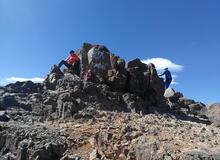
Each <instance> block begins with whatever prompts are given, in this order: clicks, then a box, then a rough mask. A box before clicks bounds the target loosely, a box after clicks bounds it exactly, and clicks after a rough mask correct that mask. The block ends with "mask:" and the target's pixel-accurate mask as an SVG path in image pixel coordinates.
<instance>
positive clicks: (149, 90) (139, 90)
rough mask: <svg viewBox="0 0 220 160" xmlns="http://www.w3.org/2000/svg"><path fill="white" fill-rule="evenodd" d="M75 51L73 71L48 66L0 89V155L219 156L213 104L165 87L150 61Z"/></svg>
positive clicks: (91, 49)
mask: <svg viewBox="0 0 220 160" xmlns="http://www.w3.org/2000/svg"><path fill="white" fill-rule="evenodd" d="M78 53H79V56H80V59H81V64H80V66H81V67H80V71H81V74H80V76H78V75H75V74H74V72H72V71H71V69H70V70H68V69H65V70H64V71H61V70H60V69H59V68H58V67H57V66H56V65H54V66H53V67H52V68H51V71H50V72H49V74H48V75H47V77H46V78H45V80H44V82H43V83H36V84H35V83H33V82H31V81H27V82H16V83H14V84H9V85H7V86H5V87H0V110H1V111H0V159H3V160H8V159H10V160H29V159H30V160H32V159H33V160H76V159H91V160H92V159H104V160H107V159H119V160H134V159H138V160H147V159H149V160H154V159H155V160H156V159H158V160H159V159H166V160H172V159H182V160H185V159H217V158H218V157H219V155H220V149H219V144H220V134H219V133H220V129H219V128H217V126H219V124H220V120H219V114H220V107H219V106H220V105H219V104H213V105H211V106H210V107H209V108H207V107H206V106H205V105H204V104H203V103H201V102H196V101H194V100H192V99H188V98H186V97H184V95H183V94H182V93H180V92H175V91H174V89H172V88H169V89H167V90H166V91H165V90H164V85H163V82H162V80H161V79H160V78H159V77H158V75H157V71H156V69H155V66H154V64H144V63H142V62H141V61H140V60H139V59H134V60H131V61H129V62H128V63H126V62H125V60H123V59H122V58H121V57H119V56H116V55H115V54H113V53H111V52H110V50H109V49H108V48H106V47H105V46H103V45H92V44H89V43H84V44H83V46H82V47H81V49H80V50H79V52H78ZM88 68H90V69H92V70H93V72H94V77H93V78H92V79H91V80H89V81H85V80H84V79H83V78H82V77H83V75H84V74H85V73H86V71H87V70H88ZM211 123H213V124H214V125H209V124H211Z"/></svg>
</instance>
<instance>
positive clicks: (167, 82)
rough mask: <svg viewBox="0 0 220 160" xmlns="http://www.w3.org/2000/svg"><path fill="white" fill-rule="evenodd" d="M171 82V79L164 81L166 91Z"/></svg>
mask: <svg viewBox="0 0 220 160" xmlns="http://www.w3.org/2000/svg"><path fill="white" fill-rule="evenodd" d="M171 81H172V79H166V82H165V87H166V89H167V88H169V86H170V83H171Z"/></svg>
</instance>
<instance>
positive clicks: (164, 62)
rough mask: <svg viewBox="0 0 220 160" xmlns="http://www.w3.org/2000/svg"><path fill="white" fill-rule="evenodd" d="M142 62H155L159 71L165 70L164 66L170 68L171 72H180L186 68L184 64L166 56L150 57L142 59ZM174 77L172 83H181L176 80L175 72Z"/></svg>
mask: <svg viewBox="0 0 220 160" xmlns="http://www.w3.org/2000/svg"><path fill="white" fill-rule="evenodd" d="M142 62H143V63H145V64H149V63H153V64H154V65H155V67H156V69H157V71H158V72H162V71H163V70H164V68H169V70H170V71H171V72H176V73H178V72H180V71H182V70H183V68H184V66H182V65H180V64H176V63H174V62H172V61H171V60H169V59H166V58H149V59H145V60H142ZM172 77H173V81H172V82H171V84H175V85H176V84H179V83H178V82H177V81H176V78H177V75H176V74H173V75H172Z"/></svg>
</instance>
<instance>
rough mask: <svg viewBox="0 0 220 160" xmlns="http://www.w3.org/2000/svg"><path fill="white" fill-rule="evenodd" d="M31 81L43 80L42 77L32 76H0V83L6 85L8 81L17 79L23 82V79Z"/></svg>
mask: <svg viewBox="0 0 220 160" xmlns="http://www.w3.org/2000/svg"><path fill="white" fill-rule="evenodd" d="M28 80H29V81H32V82H35V83H40V82H43V80H44V79H43V78H40V77H33V78H23V77H6V78H0V85H2V86H3V85H7V84H9V83H14V82H17V81H20V82H23V81H28Z"/></svg>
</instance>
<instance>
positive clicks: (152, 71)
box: [147, 63, 165, 103]
mask: <svg viewBox="0 0 220 160" xmlns="http://www.w3.org/2000/svg"><path fill="white" fill-rule="evenodd" d="M147 66H148V70H149V71H148V74H149V75H150V76H149V77H150V84H149V87H150V88H152V89H153V90H154V91H155V92H156V99H157V102H159V103H161V100H162V99H163V95H164V91H165V88H164V83H163V81H162V80H161V79H160V78H159V76H158V74H157V70H156V68H155V66H154V64H152V63H150V64H148V65H147Z"/></svg>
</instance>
